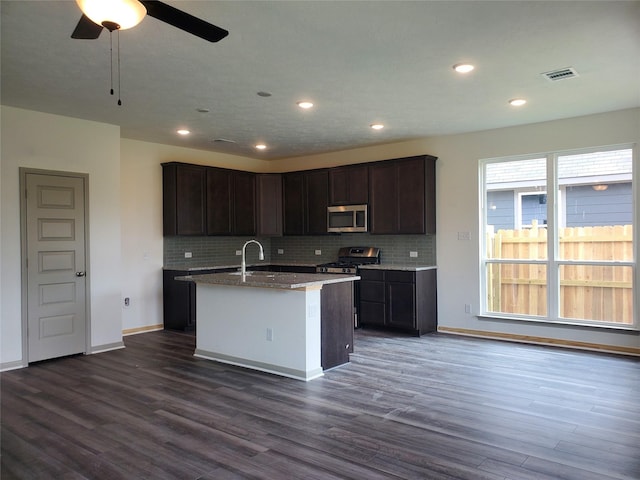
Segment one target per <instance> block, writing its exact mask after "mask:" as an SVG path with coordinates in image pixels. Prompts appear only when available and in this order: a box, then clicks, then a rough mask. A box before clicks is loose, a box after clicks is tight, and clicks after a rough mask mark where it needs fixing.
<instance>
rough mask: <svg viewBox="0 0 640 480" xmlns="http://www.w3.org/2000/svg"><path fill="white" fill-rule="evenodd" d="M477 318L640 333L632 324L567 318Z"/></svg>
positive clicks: (506, 316) (505, 316)
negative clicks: (600, 322)
mask: <svg viewBox="0 0 640 480" xmlns="http://www.w3.org/2000/svg"><path fill="white" fill-rule="evenodd" d="M477 318H478V319H479V320H498V321H504V322H528V323H540V324H544V325H549V326H553V325H558V326H567V327H576V328H593V329H599V330H614V331H616V332H622V333H629V334H632V335H638V334H640V328H638V327H635V326H632V325H612V324H610V323H607V324H596V323H586V322H584V323H583V322H578V321H575V320H574V321H571V320H567V319H557V320H549V319H545V318H531V317H517V316H509V315H499V314H491V313H485V314H481V315H477Z"/></svg>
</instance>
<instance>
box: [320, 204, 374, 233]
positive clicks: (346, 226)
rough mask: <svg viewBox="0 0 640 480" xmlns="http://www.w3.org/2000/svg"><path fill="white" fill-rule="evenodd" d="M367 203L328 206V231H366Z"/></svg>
mask: <svg viewBox="0 0 640 480" xmlns="http://www.w3.org/2000/svg"><path fill="white" fill-rule="evenodd" d="M366 231H367V205H340V206H336V207H327V232H366Z"/></svg>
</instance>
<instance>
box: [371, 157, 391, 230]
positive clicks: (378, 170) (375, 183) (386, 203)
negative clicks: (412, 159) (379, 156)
mask: <svg viewBox="0 0 640 480" xmlns="http://www.w3.org/2000/svg"><path fill="white" fill-rule="evenodd" d="M369 206H370V209H369V226H370V229H371V233H378V234H393V233H398V182H397V177H396V167H395V163H394V162H381V163H380V164H374V165H371V166H370V167H369Z"/></svg>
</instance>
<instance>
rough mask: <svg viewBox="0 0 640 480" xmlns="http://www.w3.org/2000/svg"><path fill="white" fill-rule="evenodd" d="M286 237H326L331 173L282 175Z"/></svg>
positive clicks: (314, 171)
mask: <svg viewBox="0 0 640 480" xmlns="http://www.w3.org/2000/svg"><path fill="white" fill-rule="evenodd" d="M282 189H283V192H282V194H283V213H284V215H283V216H284V234H285V235H326V233H327V206H328V204H329V203H328V202H329V199H328V189H329V174H328V171H327V170H309V171H304V172H293V173H286V174H284V175H283V176H282Z"/></svg>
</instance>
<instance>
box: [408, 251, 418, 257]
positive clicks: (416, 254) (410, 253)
mask: <svg viewBox="0 0 640 480" xmlns="http://www.w3.org/2000/svg"><path fill="white" fill-rule="evenodd" d="M409 256H410V257H411V258H418V252H409Z"/></svg>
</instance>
